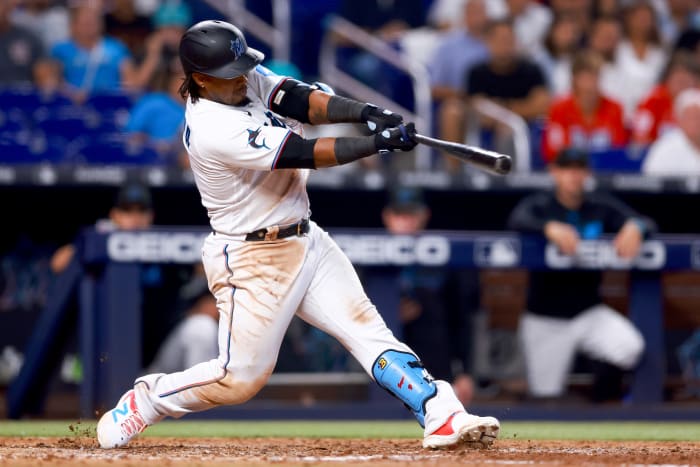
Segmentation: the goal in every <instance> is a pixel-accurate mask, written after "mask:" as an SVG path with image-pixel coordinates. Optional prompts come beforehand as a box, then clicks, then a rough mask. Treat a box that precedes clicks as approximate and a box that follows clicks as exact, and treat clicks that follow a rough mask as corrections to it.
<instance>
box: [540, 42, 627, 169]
mask: <svg viewBox="0 0 700 467" xmlns="http://www.w3.org/2000/svg"><path fill="white" fill-rule="evenodd" d="M602 65H603V61H602V59H601V58H600V56H599V55H597V54H596V53H594V52H590V51H584V52H580V53H579V54H578V55H577V56H576V57H575V58H574V62H573V65H572V86H571V87H572V92H571V94H570V95H569V96H566V97H564V98H562V99H560V100H559V101H557V102H555V103H554V105H552V108H551V109H550V111H549V116H548V118H547V123H546V126H545V130H544V135H543V138H542V155H543V157H544V159H545V162H551V161H552V160H553V159H554V157H555V155H556V154H558V153H559V152H560V151H561V150H562V149H564V148H565V147H575V148H578V149H584V150H587V151H591V152H599V151H605V150H610V149H617V148H622V147H623V146H624V145H625V144H626V142H627V132H626V130H625V125H624V120H623V111H622V106H621V105H620V104H618V103H617V102H615V101H613V100H611V99H609V98H607V97H605V96H604V95H603V94H602V92H601V88H600V70H601V67H602Z"/></svg>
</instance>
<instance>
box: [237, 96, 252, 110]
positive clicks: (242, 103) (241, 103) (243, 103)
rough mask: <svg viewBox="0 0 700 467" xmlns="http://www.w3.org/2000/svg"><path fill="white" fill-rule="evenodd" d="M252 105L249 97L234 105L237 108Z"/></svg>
mask: <svg viewBox="0 0 700 467" xmlns="http://www.w3.org/2000/svg"><path fill="white" fill-rule="evenodd" d="M248 104H250V99H248V96H246V97H244V98H243V100H242V101H240V102H238V103H236V104H233V105H234V106H235V107H245V106H246V105H248Z"/></svg>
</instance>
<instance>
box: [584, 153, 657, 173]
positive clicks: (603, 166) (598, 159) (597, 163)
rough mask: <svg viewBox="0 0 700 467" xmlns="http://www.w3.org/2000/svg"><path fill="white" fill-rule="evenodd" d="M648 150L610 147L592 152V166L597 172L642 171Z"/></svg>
mask: <svg viewBox="0 0 700 467" xmlns="http://www.w3.org/2000/svg"><path fill="white" fill-rule="evenodd" d="M645 155H646V150H642V149H639V150H636V151H635V150H633V149H632V148H619V149H610V150H607V151H594V152H592V153H591V168H592V169H593V171H595V172H627V173H635V172H640V171H641V167H642V162H643V161H644V156H645Z"/></svg>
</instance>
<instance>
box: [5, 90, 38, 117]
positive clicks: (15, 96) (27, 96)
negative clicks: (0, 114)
mask: <svg viewBox="0 0 700 467" xmlns="http://www.w3.org/2000/svg"><path fill="white" fill-rule="evenodd" d="M0 102H2V107H3V109H20V110H22V111H25V112H30V111H31V110H32V109H35V108H37V107H38V106H39V104H40V99H39V95H38V94H37V93H36V91H35V89H34V88H33V87H32V86H12V87H6V88H2V89H1V90H0Z"/></svg>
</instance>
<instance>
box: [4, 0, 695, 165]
mask: <svg viewBox="0 0 700 467" xmlns="http://www.w3.org/2000/svg"><path fill="white" fill-rule="evenodd" d="M316 3H318V2H311V3H310V4H309V8H310V9H312V10H314V11H316V10H319V9H320V11H321V12H322V13H336V14H339V15H340V16H342V17H344V18H346V19H348V20H350V21H351V22H353V23H354V24H356V25H358V26H360V27H362V28H363V29H365V30H366V31H368V32H369V33H371V34H372V35H373V36H374V37H376V38H379V39H381V40H383V41H385V42H386V43H387V44H389V45H390V46H391V47H393V48H394V49H396V50H398V51H400V52H401V53H402V57H403V58H404V60H405V61H406V62H407V63H414V64H415V63H419V64H422V65H424V66H425V67H426V69H427V71H428V73H429V76H430V81H431V90H432V98H433V106H434V109H435V118H434V122H433V128H432V132H433V133H434V134H437V135H439V136H441V137H443V138H444V139H448V140H453V141H465V140H467V141H470V142H473V143H477V144H479V145H481V146H485V147H491V148H494V149H498V150H502V151H504V152H508V153H513V151H514V142H513V134H512V133H513V131H514V130H513V128H512V125H511V124H506V123H504V120H503V119H494V118H493V115H492V114H486V113H484V111H483V108H484V107H483V105H481V103H483V101H485V100H487V101H490V102H491V103H495V104H497V105H498V106H499V107H500V108H501V110H504V111H505V115H507V116H510V117H515V118H516V119H520V120H519V121H522V122H523V123H524V124H525V125H526V128H527V129H528V136H529V141H530V147H531V153H532V155H531V161H530V166H531V168H532V169H534V170H537V169H541V168H543V167H544V166H545V165H546V164H547V163H549V162H551V161H552V159H553V158H554V155H555V154H556V153H557V152H558V151H559V150H561V149H563V148H566V147H576V148H579V149H586V150H588V151H589V152H591V154H592V156H593V159H592V160H593V167H594V169H597V168H601V169H612V170H616V169H617V170H632V171H640V170H641V171H643V172H645V173H655V174H662V175H688V174H690V173H700V162H698V161H700V149H699V148H700V129H699V128H700V125H698V124H697V123H698V121H699V120H700V94H699V93H698V92H692V90H695V91H697V89H698V85H699V83H700V1H698V0H548V1H547V0H540V1H537V0H488V1H487V0H404V1H401V2H399V1H387V0H362V1H357V0H352V1H350V0H337V1H335V2H322V3H323V6H320V5H317V4H316ZM188 5H191V3H189V2H186V1H185V0H63V1H62V0H7V1H4V2H2V5H0V46H1V47H0V66H2V68H3V70H4V71H3V74H2V76H0V87H2V88H3V90H2V92H1V94H2V97H3V106H2V112H0V144H3V145H4V146H6V147H8V148H10V149H12V151H9V150H6V151H3V152H4V153H5V154H9V153H14V154H16V156H14V157H15V160H12V156H5V157H6V158H7V157H9V158H10V160H6V161H5V162H23V161H25V160H29V161H32V160H36V159H40V160H48V161H56V162H66V161H68V162H72V161H75V162H95V163H119V162H124V163H129V162H135V163H146V164H148V163H164V164H181V165H184V166H186V165H187V161H186V157H184V153H183V152H182V149H181V144H180V142H179V139H180V130H181V128H182V122H183V118H184V117H183V115H184V105H183V102H182V99H181V98H180V97H179V96H177V93H176V91H177V88H178V85H179V83H180V80H181V79H182V70H181V69H180V64H179V61H178V59H177V46H178V42H179V38H180V36H181V34H182V33H183V32H184V31H185V30H186V29H187V28H188V27H189V26H190V25H191V24H192V23H193V22H196V21H197V20H199V19H202V18H195V17H194V16H193V14H192V11H191V8H190V6H188ZM291 7H292V10H293V13H294V9H295V8H297V9H298V8H299V7H300V5H297V4H296V2H294V1H292V2H291ZM293 16H294V14H293ZM321 16H322V15H321ZM321 16H318V17H317V18H316V22H317V23H318V24H316V25H315V27H316V28H317V29H319V30H322V28H323V25H322V24H321V23H322V22H321V21H320V19H319V18H320V17H321ZM234 21H235V19H234ZM306 32H307V31H304V32H302V31H300V30H293V31H292V35H299V34H302V35H304V34H306ZM308 33H309V34H313V33H312V32H311V31H310V30H309V31H308ZM302 39H303V38H302ZM291 41H292V43H293V44H295V43H297V42H298V40H297V39H295V38H291ZM302 42H303V41H302ZM339 45H340V49H339V63H340V64H341V66H342V67H344V68H346V69H347V70H348V71H349V72H350V73H351V74H352V75H353V76H354V77H356V78H357V79H359V80H360V81H362V82H364V83H365V84H369V85H370V86H372V88H374V89H376V90H378V91H379V92H381V93H383V94H384V95H386V96H388V97H389V98H391V99H393V100H394V101H396V102H397V103H398V104H401V105H404V106H406V107H408V108H411V107H412V104H413V98H414V96H413V92H412V86H411V81H410V78H409V77H408V76H406V75H405V74H403V73H402V72H399V71H398V70H397V69H395V68H393V67H392V66H390V65H389V64H387V63H385V62H383V61H381V60H380V59H378V58H377V57H376V56H375V55H373V54H371V53H368V52H366V51H364V50H361V49H358V48H356V47H355V45H354V44H351V43H348V42H347V41H340V43H339ZM312 48H313V47H312ZM294 57H298V53H296V54H294V53H293V54H292V60H294ZM268 58H269V59H271V58H272V57H268ZM267 63H268V64H270V63H272V65H273V71H274V69H275V68H276V69H277V70H279V71H280V72H290V70H291V72H292V73H293V74H295V75H296V76H295V77H296V78H305V79H306V80H307V81H313V80H315V79H317V78H318V76H316V75H313V74H314V73H317V69H316V70H309V69H308V67H307V66H306V64H304V63H298V64H295V63H291V62H289V63H283V62H276V61H275V62H271V61H268V62H267ZM296 65H298V66H296ZM26 84H31V85H32V86H33V87H32V91H31V92H29V91H21V90H18V88H17V86H18V85H26ZM329 84H330V85H331V86H333V83H329ZM27 93H28V94H29V95H28V94H27ZM35 94H38V96H37V95H35ZM76 107H77V110H76ZM37 109H40V110H41V111H37ZM22 130H30V131H33V133H32V134H29V135H27V134H26V133H27V132H26V131H25V135H24V136H21V135H20V136H17V132H18V131H20V132H21V131H22ZM34 130H36V131H34ZM86 134H89V135H91V138H87V139H90V141H83V143H84V144H82V145H81V144H72V145H71V143H74V142H75V140H76V139H78V140H80V137H81V136H85V135H86ZM92 136H95V137H94V138H93V137H92ZM470 138H471V139H470ZM83 139H86V138H83ZM93 140H97V142H95V141H93ZM56 142H57V143H56ZM55 143H56V144H55ZM116 143H121V144H124V143H126V144H132V145H133V144H137V143H148V146H150V147H152V148H155V150H156V151H155V152H147V153H145V155H144V153H143V152H141V153H139V157H132V158H130V157H129V155H130V154H131V155H132V156H134V154H135V152H134V151H131V152H129V151H123V152H117V153H113V152H112V151H110V148H111V146H114V145H115V144H116ZM90 144H93V146H90ZM86 145H87V146H89V147H85V146H86ZM20 146H24V147H26V148H28V150H27V151H23V150H22V149H23V148H22V147H20ZM56 147H60V148H62V150H61V151H60V154H56V152H55V151H54V152H52V148H56ZM66 147H67V149H66ZM671 152H672V153H673V154H672V155H669V154H670V153H671ZM95 154H98V155H97V156H96V155H95ZM647 155H648V157H647ZM433 166H434V167H435V168H436V169H440V170H449V171H453V172H454V171H461V170H463V169H464V166H463V165H461V164H457V163H455V162H453V161H452V160H451V159H449V158H444V159H443V158H441V157H439V156H437V155H436V156H435V162H434V164H433Z"/></svg>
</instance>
